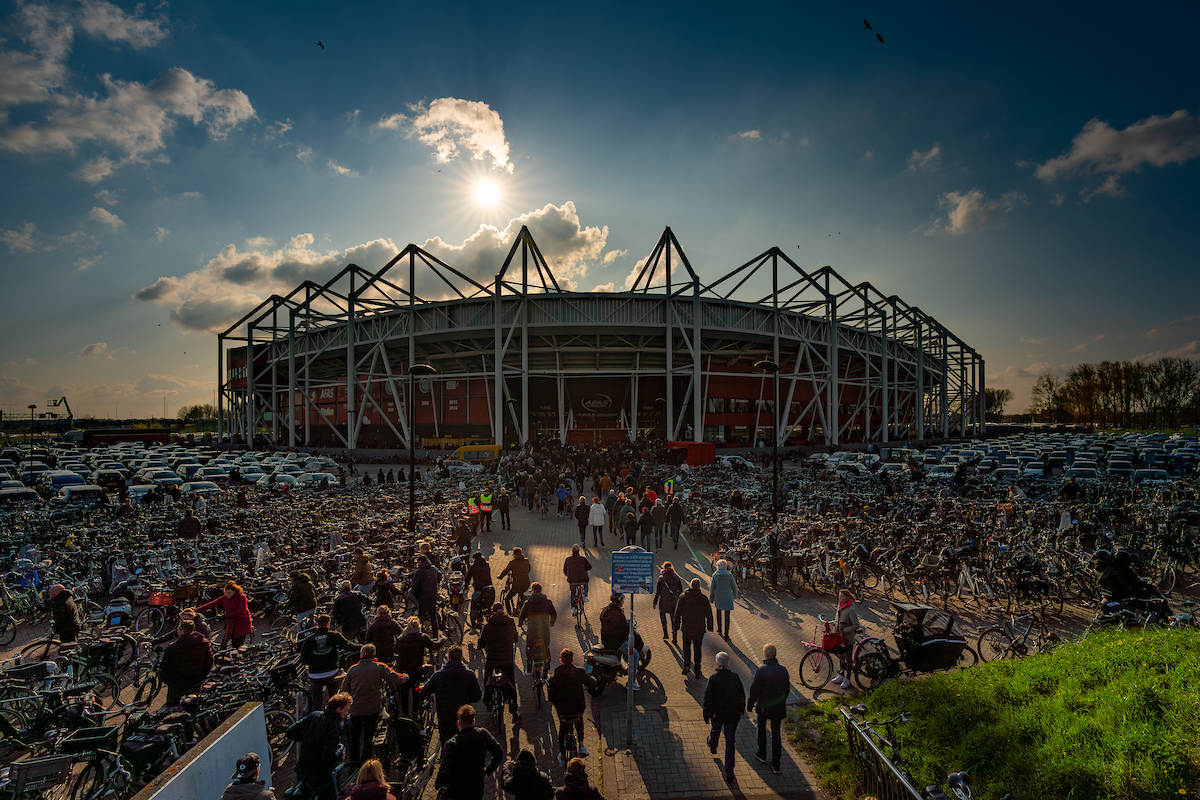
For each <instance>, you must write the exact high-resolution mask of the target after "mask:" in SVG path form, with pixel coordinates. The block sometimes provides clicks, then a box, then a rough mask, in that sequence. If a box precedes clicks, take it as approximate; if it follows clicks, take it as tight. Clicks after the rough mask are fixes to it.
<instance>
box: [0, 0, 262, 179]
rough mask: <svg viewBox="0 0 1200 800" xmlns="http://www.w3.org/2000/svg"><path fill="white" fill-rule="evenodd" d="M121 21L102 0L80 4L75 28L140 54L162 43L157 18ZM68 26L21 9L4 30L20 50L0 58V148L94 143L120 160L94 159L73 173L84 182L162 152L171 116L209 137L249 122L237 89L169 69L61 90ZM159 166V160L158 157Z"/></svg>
mask: <svg viewBox="0 0 1200 800" xmlns="http://www.w3.org/2000/svg"><path fill="white" fill-rule="evenodd" d="M138 8H139V10H138V11H136V12H135V13H134V14H133V15H128V14H125V13H124V12H123V11H121V10H120V9H119V8H118V7H116V6H115V5H112V4H111V3H108V2H106V0H84V2H83V3H82V4H81V10H80V16H79V19H78V20H77V22H78V24H79V25H80V26H81V27H82V28H83V30H84V31H85V32H89V33H92V34H94V35H96V36H98V37H101V38H107V39H110V40H113V41H122V42H127V43H129V44H131V45H133V46H135V47H147V46H150V45H152V44H154V43H156V42H158V41H161V39H162V37H163V36H165V35H166V28H165V20H161V19H159V20H147V19H144V18H142V17H141V16H140V14H141V11H140V9H141V7H140V6H139V7H138ZM72 23H73V21H72V20H71V19H70V18H69V17H68V16H67V12H66V11H65V10H63V9H51V8H49V7H46V6H41V5H33V4H31V5H21V6H19V8H18V11H17V13H16V14H15V19H14V24H13V28H14V29H15V31H16V33H17V35H18V36H19V37H20V39H21V41H22V42H23V43H24V44H25V45H26V49H25V50H24V51H21V50H16V49H4V50H0V148H3V149H7V150H12V151H15V152H18V153H23V154H27V155H31V154H38V153H52V152H66V153H69V154H74V153H75V152H76V150H77V149H78V148H79V146H80V145H82V144H85V143H93V144H97V145H100V146H104V147H111V148H114V149H115V150H117V151H119V152H120V154H121V155H120V157H118V158H113V157H110V156H109V155H108V154H107V153H101V154H99V155H97V156H94V157H93V158H91V159H90V160H89V161H88V162H87V163H86V164H85V165H84V166H83V167H82V168H81V169H80V170H79V172H78V173H77V175H78V177H80V178H82V179H83V180H85V181H89V182H95V181H99V180H103V179H104V178H106V177H108V176H109V175H111V174H112V173H113V171H114V170H116V169H117V168H119V167H121V166H124V165H126V164H130V163H135V162H136V163H141V162H144V161H145V160H147V159H148V158H150V157H154V156H155V154H157V153H159V152H160V151H161V150H163V149H164V148H165V146H166V136H167V134H169V133H170V132H171V131H172V129H173V128H174V126H175V124H176V122H177V120H178V119H179V118H184V119H189V120H191V121H192V123H193V124H195V125H200V124H202V123H203V124H204V125H205V127H206V128H207V130H208V133H209V136H210V137H211V138H213V139H221V138H224V137H225V136H226V135H227V134H228V133H229V131H231V130H232V129H234V128H236V127H237V126H239V125H240V124H241V123H243V122H245V121H246V120H249V119H252V118H253V117H254V109H253V107H252V106H251V105H250V100H249V98H248V97H246V95H245V94H244V93H243V92H241V91H238V90H236V89H217V88H216V87H215V86H214V84H213V83H212V82H211V81H208V80H205V79H203V78H197V77H196V76H194V75H192V73H190V72H188V71H187V70H185V69H181V68H179V67H174V68H171V69H168V70H167V71H166V72H164V73H163V74H162V75H160V76H159V77H158V78H157V79H156V80H154V81H152V82H150V83H145V84H143V83H137V82H132V81H130V82H127V81H122V80H118V79H116V78H114V77H113V76H111V75H108V74H105V75H101V76H99V81H100V83H101V84H102V85H103V87H104V91H103V92H102V93H94V92H88V93H86V94H84V93H81V92H78V91H74V90H72V89H71V88H69V87H68V86H67V85H66V83H67V78H68V76H69V72H68V70H67V67H66V60H67V56H68V55H69V54H70V51H71V47H72V45H73V43H74V33H75V29H74V27H73V24H72ZM31 103H36V104H41V105H43V106H44V107H45V109H46V110H45V111H39V112H33V113H30V114H25V115H23V117H24V121H23V122H20V123H18V124H11V123H10V120H9V116H8V114H7V113H6V112H7V111H8V109H10V108H12V107H14V106H20V105H24V104H31ZM157 157H158V158H162V157H163V156H161V155H159V156H157Z"/></svg>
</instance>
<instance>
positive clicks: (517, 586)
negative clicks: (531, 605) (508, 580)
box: [496, 547, 531, 608]
mask: <svg viewBox="0 0 1200 800" xmlns="http://www.w3.org/2000/svg"><path fill="white" fill-rule="evenodd" d="M530 568H531V565H530V563H529V559H528V558H526V557H525V552H524V551H523V550H521V548H519V547H514V548H513V551H512V560H510V561H509V562H508V566H506V567H505V568H504V569H503V570H502V571H501V572H500V574H499V575H497V576H496V577H498V578H504V577H506V576H508V575H511V576H512V586H510V587H509V589H508V591H507V592H505V594H504V599H503V602H504V606H505V607H506V608H507V607H508V605H509V602H510V601H511V600H512V598H514V597H519V596H520V595H523V594H525V592H527V591H529V570H530Z"/></svg>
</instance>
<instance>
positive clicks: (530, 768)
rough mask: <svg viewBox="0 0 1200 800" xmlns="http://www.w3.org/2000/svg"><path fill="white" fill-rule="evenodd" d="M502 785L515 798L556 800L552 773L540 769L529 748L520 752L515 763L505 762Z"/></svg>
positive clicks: (523, 799)
mask: <svg viewBox="0 0 1200 800" xmlns="http://www.w3.org/2000/svg"><path fill="white" fill-rule="evenodd" d="M500 785H501V786H502V787H503V788H504V791H506V792H508V793H509V794H511V795H512V796H513V800H554V784H553V783H551V782H550V775H549V773H547V772H546V771H544V770H540V769H538V765H537V759H536V758H535V757H534V755H533V753H531V752H530V751H529V750H522V751H521V752H520V753H518V754H517V762H516V763H515V764H514V763H513V762H511V761H509V762H508V763H507V764H505V767H504V777H503V778H502V779H501V780H500Z"/></svg>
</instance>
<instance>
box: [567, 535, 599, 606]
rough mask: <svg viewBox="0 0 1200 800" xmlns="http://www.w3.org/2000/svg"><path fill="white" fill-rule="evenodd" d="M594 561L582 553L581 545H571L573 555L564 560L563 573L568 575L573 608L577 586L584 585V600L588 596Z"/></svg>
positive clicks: (585, 600)
mask: <svg viewBox="0 0 1200 800" xmlns="http://www.w3.org/2000/svg"><path fill="white" fill-rule="evenodd" d="M591 571H592V562H590V561H588V560H587V556H585V555H582V554H581V553H580V548H579V545H577V544H576V545H571V555H569V556H567V560H566V561H564V562H563V575H565V576H566V577H567V586H568V587H569V588H570V591H571V608H572V609H574V607H575V587H577V586H582V587H583V601H584V602H585V603H586V602H587V598H588V583H589V581H590V580H591V575H589V574H588V573H590V572H591Z"/></svg>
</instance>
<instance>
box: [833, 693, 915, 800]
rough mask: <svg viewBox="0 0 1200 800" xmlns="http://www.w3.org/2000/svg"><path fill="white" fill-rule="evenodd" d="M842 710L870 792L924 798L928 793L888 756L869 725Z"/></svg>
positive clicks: (885, 799) (892, 799)
mask: <svg viewBox="0 0 1200 800" xmlns="http://www.w3.org/2000/svg"><path fill="white" fill-rule="evenodd" d="M838 712H839V713H841V715H842V719H844V720H845V721H846V741H847V743H848V744H849V746H850V755H851V756H852V757H853V758H854V763H856V764H857V765H858V775H859V779H860V780H861V781H862V786H863V790H864V791H865V792H866V794H868V795H869V796H871V797H874V798H877V800H923V798H924V797H925V795H923V794H922V793H921V792H920V791H918V790H917V789H916V787H914V786H913V785H912V783H911V782H910V781H909V779H908V777H907V776H906V775H905V773H904V772H903V771H901V770H900V769H899V768H898V767H897V766H896V765H895V764H893V763H892V760H891V759H890V758H888V757H887V756H886V755H884V753H883V750H881V749H880V748H879V745H878V744H877V743H876V742H875V740H874V738H873V737H872V736H871V734H870V733H869V732H868V731H867V729H866V727H865V725H863V724H862V723H861V722H860V721H859V720H857V719H855V718H854V716H853V715H852V714H851V713H850V712H849V710H847V709H846V708H839V709H838Z"/></svg>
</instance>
